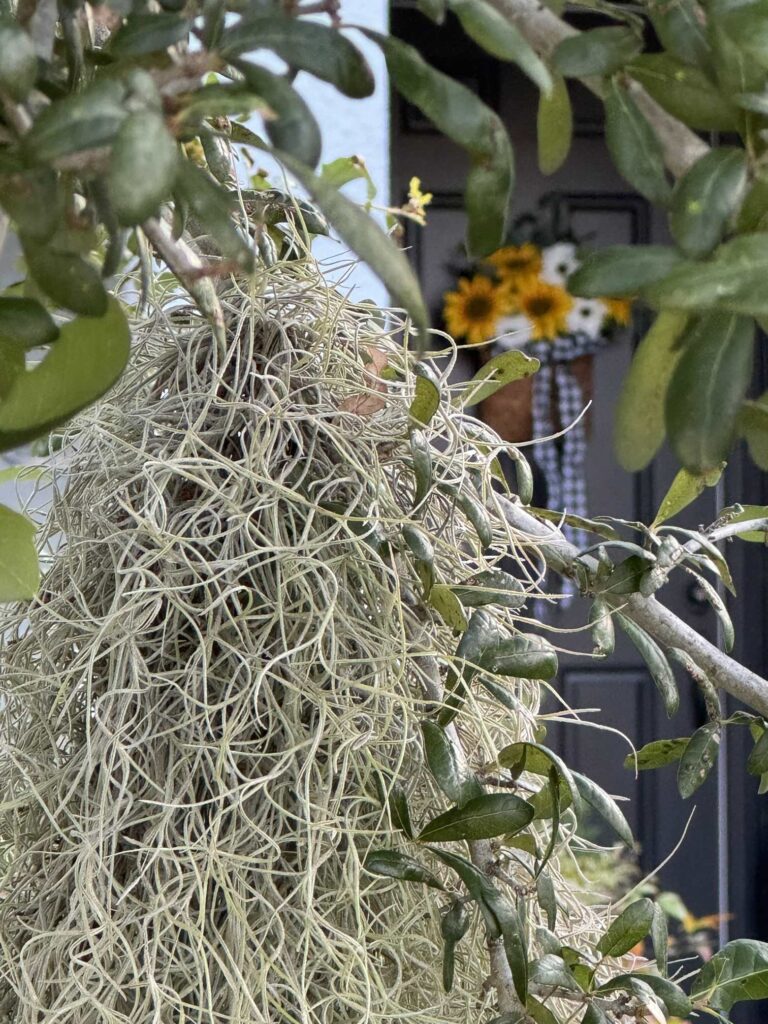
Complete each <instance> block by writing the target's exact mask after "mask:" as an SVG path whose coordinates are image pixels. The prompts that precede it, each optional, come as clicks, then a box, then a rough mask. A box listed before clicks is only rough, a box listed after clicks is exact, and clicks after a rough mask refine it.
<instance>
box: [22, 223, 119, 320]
mask: <svg viewBox="0 0 768 1024" xmlns="http://www.w3.org/2000/svg"><path fill="white" fill-rule="evenodd" d="M22 245H23V247H24V258H25V260H26V262H27V268H28V270H29V273H30V276H31V277H32V278H33V280H34V282H35V284H36V285H38V287H39V288H40V289H41V290H42V291H43V292H44V293H45V294H46V295H47V296H48V298H49V299H53V301H54V302H55V303H56V305H57V306H62V307H63V308H64V309H71V310H72V312H73V313H80V314H81V315H82V316H88V317H99V316H103V315H104V312H105V310H106V308H107V293H106V290H105V288H104V285H103V284H102V282H101V275H100V274H99V272H98V270H97V269H96V268H95V267H94V266H93V264H92V263H89V262H88V261H87V260H84V259H83V258H82V256H78V255H76V254H75V253H72V252H57V251H56V250H55V249H52V248H50V247H49V246H38V245H37V244H35V245H34V246H33V245H31V244H29V243H28V242H25V241H23V242H22Z"/></svg>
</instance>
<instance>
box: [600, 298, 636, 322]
mask: <svg viewBox="0 0 768 1024" xmlns="http://www.w3.org/2000/svg"><path fill="white" fill-rule="evenodd" d="M602 302H603V305H604V306H605V308H606V310H607V313H608V319H609V320H613V322H614V323H615V324H621V326H622V327H627V326H628V325H629V322H630V320H631V319H632V300H631V299H603V300H602Z"/></svg>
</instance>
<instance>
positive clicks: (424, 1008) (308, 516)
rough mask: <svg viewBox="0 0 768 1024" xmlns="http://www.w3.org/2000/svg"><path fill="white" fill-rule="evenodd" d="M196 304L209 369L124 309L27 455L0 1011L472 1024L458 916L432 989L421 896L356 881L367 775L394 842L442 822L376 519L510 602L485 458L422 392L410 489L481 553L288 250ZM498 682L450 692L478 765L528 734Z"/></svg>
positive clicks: (463, 419) (414, 589) (7, 747)
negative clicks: (46, 552)
mask: <svg viewBox="0 0 768 1024" xmlns="http://www.w3.org/2000/svg"><path fill="white" fill-rule="evenodd" d="M222 301H223V306H224V310H225V315H226V322H227V347H226V351H221V350H219V349H218V348H217V346H216V345H215V343H214V342H213V340H212V338H211V333H210V331H209V329H208V326H207V324H206V323H205V322H204V321H203V320H202V319H201V318H200V317H199V316H197V314H196V313H195V311H194V310H192V309H188V308H184V307H180V306H179V303H178V299H176V300H175V302H169V303H162V302H158V303H157V304H156V306H155V307H154V308H153V309H152V311H151V314H150V315H149V316H147V317H145V318H143V319H138V320H137V322H136V324H135V329H134V332H135V335H136V338H137V346H136V351H135V358H134V359H133V362H132V366H131V369H130V370H129V372H128V373H127V374H126V376H125V377H124V379H123V380H122V381H121V382H120V384H119V386H118V387H117V388H116V389H115V391H114V392H113V393H112V394H111V395H110V396H109V397H108V399H107V400H105V401H103V402H102V403H101V404H100V405H99V407H98V408H97V409H96V410H95V411H91V412H90V413H89V414H87V415H85V416H82V417H80V418H79V419H78V420H77V421H75V422H74V423H73V424H71V425H70V427H69V428H67V430H66V431H65V433H64V436H63V448H62V451H61V452H60V453H59V454H57V456H56V457H55V461H54V464H53V469H52V474H53V485H52V487H53V500H52V505H51V508H50V511H49V513H48V515H47V518H46V521H45V525H44V528H43V534H42V536H43V540H44V542H46V543H47V544H48V545H49V549H50V550H51V552H52V555H51V562H50V568H49V571H48V572H47V575H46V577H45V579H44V583H43V588H42V591H41V593H40V595H39V599H38V600H36V601H35V602H34V603H33V604H32V605H30V606H24V607H18V608H15V609H13V610H12V611H11V612H10V613H8V612H6V618H5V620H4V621H3V631H4V634H5V637H6V639H5V643H4V647H3V652H2V679H3V682H2V690H3V708H2V720H1V721H0V729H2V736H3V744H2V760H1V763H0V771H1V773H2V780H3V789H4V798H3V810H4V813H3V816H2V820H1V821H0V837H1V839H2V844H3V869H4V875H3V881H2V896H1V898H0V943H1V948H0V1019H2V1020H5V1021H8V1022H13V1024H32V1022H35V1024H49V1022H53V1021H56V1022H61V1024H74V1022H77V1024H97V1022H98V1024H105V1022H109V1024H177V1022H178V1024H181V1022H191V1024H198V1022H201V1024H202V1022H206V1024H207V1022H210V1024H213V1022H221V1024H246V1022H249V1024H250V1022H270V1024H273V1022H274V1024H278V1022H280V1024H282V1022H290V1024H299V1022H302V1024H316V1022H317V1024H320V1022H324V1024H345V1022H349V1024H353V1022H354V1024H364V1022H381V1024H394V1022H395V1021H398V1022H399V1021H401V1020H406V1019H407V1020H408V1021H411V1022H413V1024H428V1022H429V1024H433V1022H435V1024H437V1022H458V1021H466V1020H469V1019H472V1020H477V1019H480V1015H481V1014H482V1012H483V1010H484V1009H486V1008H487V1009H490V1008H491V1007H492V1006H493V1002H494V996H493V993H492V992H490V991H489V990H488V988H487V987H484V984H483V983H484V981H485V979H486V977H487V974H488V961H487V950H486V948H485V944H484V940H483V937H482V929H481V927H480V926H479V925H477V926H475V927H474V929H473V933H472V935H471V936H470V937H469V939H470V941H467V942H466V943H465V944H463V946H462V947H461V948H460V949H459V952H458V964H457V976H456V984H455V987H454V990H453V992H452V994H451V995H449V996H448V995H446V994H445V993H444V992H443V991H442V988H441V986H440V970H439V961H440V956H441V952H440V939H439V913H440V909H441V906H445V904H446V899H445V898H443V896H442V895H441V894H439V893H437V894H435V893H433V892H432V893H427V891H426V890H425V889H424V888H423V887H422V886H419V885H412V884H411V885H403V884H401V883H399V882H391V881H387V880H384V879H381V878H377V877H375V876H373V875H371V874H370V873H368V872H367V871H366V870H365V868H364V865H363V862H364V859H365V856H366V853H367V852H368V851H369V850H370V849H371V848H374V847H377V848H380V847H382V846H389V847H398V846H402V847H403V848H404V849H405V848H406V847H405V846H404V845H403V844H404V842H405V841H404V839H403V837H402V834H401V833H398V832H397V830H396V829H395V827H394V825H393V823H392V822H391V820H390V817H389V812H388V810H387V809H386V804H384V805H383V804H382V801H381V799H380V795H379V794H380V792H381V790H382V789H383V790H385V791H386V789H387V787H389V786H390V785H391V784H392V781H393V780H394V779H401V780H405V784H406V788H407V789H408V792H409V800H410V804H411V813H412V815H413V816H414V818H415V819H416V820H417V821H418V820H420V819H422V818H423V816H424V814H425V813H426V812H427V810H428V809H431V812H434V811H435V809H436V808H437V809H439V808H440V807H441V806H444V802H443V803H441V799H442V798H440V797H439V795H438V793H437V791H436V790H435V789H434V788H433V786H432V784H431V783H430V781H429V776H428V774H427V773H426V772H425V771H423V770H422V754H421V742H420V733H419V722H420V719H421V718H422V717H423V716H424V714H425V710H427V709H429V708H431V707H433V706H434V703H433V698H434V689H433V688H434V685H435V679H436V678H439V677H440V675H441V674H442V675H443V676H444V675H445V672H446V669H447V667H448V666H449V665H450V662H451V659H452V657H453V655H454V652H455V649H456V637H455V635H454V633H453V630H452V629H451V628H450V626H449V625H446V624H445V622H444V621H443V619H442V618H441V617H440V616H439V615H438V613H437V612H436V611H435V610H434V609H433V608H431V607H430V606H429V605H428V604H427V603H426V602H425V601H424V600H423V598H422V596H421V594H422V589H421V586H422V584H421V582H420V580H419V575H418V566H417V565H416V563H415V561H414V559H413V558H412V557H411V556H410V554H409V552H408V549H407V545H405V544H403V540H402V528H403V525H405V524H408V523H417V524H418V525H419V527H420V529H422V530H423V531H424V532H425V533H427V534H428V535H429V536H430V537H431V540H432V543H433V544H434V547H435V561H434V565H435V573H436V575H437V578H438V579H439V580H442V581H443V582H450V583H457V582H460V581H463V580H467V579H468V578H469V577H471V576H472V575H473V574H474V573H476V572H477V571H478V569H483V568H488V567H492V566H493V565H494V564H496V563H497V562H498V561H499V560H500V559H501V558H502V557H504V558H510V557H511V558H513V559H517V561H518V569H517V572H518V575H519V576H520V578H521V580H522V581H523V585H524V586H526V587H528V589H529V590H530V591H531V592H534V591H535V589H536V585H537V583H536V581H537V579H538V575H537V571H536V564H537V563H536V558H535V551H532V549H530V548H529V547H528V546H526V544H525V538H520V537H516V536H514V535H513V533H512V531H511V529H510V528H509V527H508V525H507V524H506V522H505V520H504V518H503V516H502V515H501V514H500V512H498V511H497V510H495V506H494V499H493V495H494V491H493V487H492V485H491V472H490V465H491V455H492V454H493V452H494V451H496V450H498V448H499V447H501V442H498V441H497V440H496V439H495V438H494V436H493V435H492V434H490V433H489V432H488V430H487V428H485V427H483V425H482V424H480V423H478V422H476V421H475V420H473V419H472V418H470V417H469V416H467V415H465V414H464V413H463V412H462V411H461V410H460V409H457V408H455V407H453V408H452V407H451V405H450V403H449V401H448V400H447V398H446V396H444V399H443V403H442V405H441V407H440V409H439V410H438V413H437V415H436V416H435V418H434V420H433V421H432V424H431V425H430V426H429V427H428V428H426V429H425V435H426V436H427V439H428V441H429V443H430V451H431V458H432V462H433V468H432V477H433V481H435V482H443V483H445V484H448V485H455V486H457V487H459V488H461V487H463V486H464V485H465V484H466V483H467V481H470V482H471V484H472V487H473V488H474V492H475V493H476V494H479V495H481V496H482V498H483V500H484V501H486V502H487V503H488V507H489V515H490V517H491V527H492V532H493V544H492V545H491V546H490V547H489V548H486V552H487V554H484V553H483V548H482V546H481V544H480V542H479V541H478V538H477V535H476V533H475V530H474V528H473V526H472V525H471V523H470V522H469V521H468V520H467V519H466V517H465V515H464V513H463V512H462V511H461V509H459V508H457V507H456V506H455V502H454V501H453V500H452V498H451V497H450V487H448V488H443V489H442V490H441V489H440V488H438V487H437V486H434V485H433V486H432V487H431V489H430V490H429V493H428V494H427V495H426V497H424V498H423V499H422V498H419V502H417V500H416V483H415V476H414V472H413V463H412V450H411V447H410V444H409V440H408V426H409V416H408V408H409V405H410V402H411V400H412V397H413V393H414V381H415V378H414V376H413V372H412V368H411V364H410V362H409V357H408V355H407V352H406V351H405V350H404V349H403V347H402V344H401V332H402V327H403V325H402V324H401V323H399V322H398V321H397V320H396V318H394V317H390V318H389V320H388V321H387V324H388V326H382V322H381V319H380V317H378V316H374V313H375V311H374V310H372V309H371V308H370V307H366V306H355V305H353V304H351V303H350V302H349V301H347V300H346V299H345V298H344V297H343V296H342V295H341V294H340V293H339V292H338V291H336V290H334V289H333V288H332V287H329V286H328V285H327V284H326V283H325V282H324V280H323V278H322V276H321V274H320V272H319V271H318V269H317V267H316V265H315V264H313V263H312V262H311V261H309V260H307V261H305V262H297V263H295V264H291V265H279V266H277V267H275V268H272V269H271V270H270V271H269V272H268V273H267V274H266V275H265V276H264V278H263V279H262V280H261V281H260V282H259V286H258V290H256V289H255V290H254V293H253V294H251V293H247V292H244V291H242V290H239V289H237V288H236V287H235V286H232V288H231V290H229V291H228V292H227V293H226V294H225V295H224V296H223V299H222ZM449 361H450V360H449ZM385 363H386V364H387V372H386V373H384V377H385V378H389V379H388V380H387V383H386V384H383V383H382V381H381V379H380V376H379V374H380V372H381V371H382V368H383V367H384V364H385ZM379 406H381V408H379ZM478 440H479V441H482V442H483V444H482V445H478V444H476V442H478ZM489 452H490V454H489ZM493 614H494V615H495V616H496V617H497V618H498V619H499V620H500V621H503V622H504V623H505V625H506V626H507V627H508V628H514V627H515V622H516V619H515V616H517V615H519V614H522V612H521V611H513V610H511V609H505V608H496V609H494V611H493ZM504 683H505V685H506V686H507V689H508V691H509V695H510V703H511V706H513V707H514V708H516V710H515V711H510V710H509V709H504V708H503V707H501V706H500V705H499V704H498V703H497V702H496V701H494V700H492V699H491V698H490V696H488V695H487V694H485V696H484V693H485V691H479V692H474V691H473V694H472V695H471V696H470V699H469V701H468V704H467V709H466V712H465V713H463V714H462V715H461V716H460V718H459V720H458V724H459V730H460V733H461V735H462V737H463V739H464V741H465V746H466V749H467V750H468V752H469V755H470V758H471V761H472V765H473V767H475V768H476V769H478V770H481V769H482V767H483V765H484V764H485V763H486V762H489V761H491V760H492V759H493V757H494V756H495V752H496V751H497V750H498V748H499V746H500V745H502V744H503V743H505V742H511V741H514V740H517V739H521V738H526V737H530V736H531V735H532V734H533V730H534V727H535V716H536V711H537V702H538V687H537V686H536V685H535V684H532V683H522V682H514V683H510V681H509V680H504ZM430 687H432V689H430ZM430 695H431V696H430ZM508 871H509V872H511V873H512V874H514V864H513V863H512V864H511V866H509V868H508ZM446 881H448V879H447V878H446ZM450 887H453V888H456V882H455V880H454V881H451V882H450V883H449V888H450ZM561 899H562V897H561ZM586 913H587V912H586V911H581V910H579V908H576V907H575V908H573V916H572V927H573V928H574V929H575V930H576V931H578V930H579V929H580V928H584V927H586V924H585V918H584V914H586Z"/></svg>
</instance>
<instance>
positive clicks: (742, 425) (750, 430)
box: [738, 394, 768, 541]
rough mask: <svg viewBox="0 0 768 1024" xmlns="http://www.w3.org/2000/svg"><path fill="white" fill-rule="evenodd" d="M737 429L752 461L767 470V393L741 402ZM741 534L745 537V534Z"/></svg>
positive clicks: (763, 537) (761, 538)
mask: <svg viewBox="0 0 768 1024" xmlns="http://www.w3.org/2000/svg"><path fill="white" fill-rule="evenodd" d="M738 429H739V433H741V434H743V436H744V439H745V441H746V442H747V447H748V448H749V454H750V456H751V457H752V461H753V462H754V463H755V465H757V466H759V467H760V469H765V470H768V395H766V394H763V395H761V396H760V398H758V399H757V400H756V401H753V402H744V403H743V404H742V406H741V410H740V412H739V419H738ZM741 536H742V539H746V535H745V534H742V535H741ZM750 539H754V538H750ZM759 539H760V540H762V541H765V536H764V535H761V536H760V538H759Z"/></svg>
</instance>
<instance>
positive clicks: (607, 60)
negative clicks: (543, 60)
mask: <svg viewBox="0 0 768 1024" xmlns="http://www.w3.org/2000/svg"><path fill="white" fill-rule="evenodd" d="M642 48H643V39H642V36H641V35H640V34H639V33H638V32H636V31H634V30H633V29H631V28H624V27H623V26H617V25H611V26H609V27H608V28H593V29H590V30H589V31H587V32H580V33H579V34H578V35H575V36H569V37H568V38H566V39H563V41H562V42H561V43H560V44H559V45H558V47H557V49H556V50H555V52H554V53H553V55H552V63H553V64H554V66H555V70H556V71H559V72H560V74H561V75H566V76H568V77H569V78H586V77H589V76H590V75H612V74H613V73H614V71H619V70H620V69H621V68H623V67H624V65H625V64H627V63H628V62H629V61H631V60H632V58H633V57H636V56H637V54H638V53H640V51H641V50H642Z"/></svg>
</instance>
